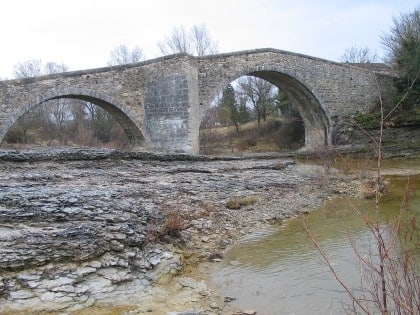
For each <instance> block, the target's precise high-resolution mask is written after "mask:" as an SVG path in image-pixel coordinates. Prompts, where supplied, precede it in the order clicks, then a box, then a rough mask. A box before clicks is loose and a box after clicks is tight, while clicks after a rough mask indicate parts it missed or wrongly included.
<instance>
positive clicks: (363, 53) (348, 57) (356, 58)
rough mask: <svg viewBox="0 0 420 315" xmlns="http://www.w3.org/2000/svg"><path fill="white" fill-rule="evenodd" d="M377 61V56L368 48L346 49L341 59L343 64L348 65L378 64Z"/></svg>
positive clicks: (354, 47)
mask: <svg viewBox="0 0 420 315" xmlns="http://www.w3.org/2000/svg"><path fill="white" fill-rule="evenodd" d="M377 60H378V57H377V56H376V54H374V53H372V52H371V51H370V50H369V48H368V47H356V46H353V47H351V48H348V49H346V50H345V51H344V54H343V55H342V56H341V57H340V61H341V62H347V63H368V62H376V61H377Z"/></svg>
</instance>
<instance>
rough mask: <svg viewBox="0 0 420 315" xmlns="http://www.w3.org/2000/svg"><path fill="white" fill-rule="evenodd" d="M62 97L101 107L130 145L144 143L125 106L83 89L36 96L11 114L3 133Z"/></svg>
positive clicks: (103, 95)
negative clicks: (40, 107)
mask: <svg viewBox="0 0 420 315" xmlns="http://www.w3.org/2000/svg"><path fill="white" fill-rule="evenodd" d="M62 98H67V99H77V100H81V101H86V102H90V103H92V104H94V105H97V106H99V107H101V108H103V109H104V110H106V111H107V112H109V113H110V114H111V115H112V117H114V118H115V119H116V120H117V122H118V123H119V124H120V125H121V127H122V129H123V130H124V132H125V133H126V135H127V138H128V140H129V146H130V147H134V146H141V145H143V144H144V142H145V137H144V136H143V132H142V128H141V126H139V125H138V124H139V123H138V124H136V123H135V121H136V119H135V116H134V115H133V114H132V113H131V111H130V110H129V109H128V108H127V106H125V105H122V104H119V103H118V102H116V101H115V100H113V99H112V98H110V97H109V96H108V95H106V94H104V93H99V92H96V91H91V90H84V89H65V90H55V91H54V92H52V93H50V94H47V95H43V96H39V97H37V98H36V99H35V100H33V101H31V102H30V103H29V104H28V105H27V106H23V107H22V108H21V110H20V111H18V112H17V113H16V114H15V115H14V116H13V118H12V119H11V121H9V124H8V126H7V128H6V132H5V134H6V133H7V131H8V130H9V129H10V128H11V127H12V126H13V125H14V124H15V123H16V121H17V120H18V119H19V118H20V117H22V116H23V115H24V114H25V113H26V112H28V111H30V110H31V109H33V108H35V107H36V106H38V105H41V104H43V103H46V102H48V101H51V100H57V99H62ZM5 134H4V135H0V140H1V141H2V140H3V139H4V136H5ZM1 141H0V142H1Z"/></svg>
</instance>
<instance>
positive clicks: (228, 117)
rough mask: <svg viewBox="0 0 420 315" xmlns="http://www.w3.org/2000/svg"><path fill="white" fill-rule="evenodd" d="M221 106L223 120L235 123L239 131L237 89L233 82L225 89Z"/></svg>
mask: <svg viewBox="0 0 420 315" xmlns="http://www.w3.org/2000/svg"><path fill="white" fill-rule="evenodd" d="M220 108H221V114H222V120H223V121H224V122H225V123H228V124H229V123H230V122H232V123H233V124H234V125H235V128H236V131H239V111H238V107H237V104H236V98H235V89H234V88H233V86H232V84H229V85H228V86H227V87H226V89H224V90H223V93H222V99H221V100H220Z"/></svg>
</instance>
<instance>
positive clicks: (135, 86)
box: [0, 49, 391, 154]
mask: <svg viewBox="0 0 420 315" xmlns="http://www.w3.org/2000/svg"><path fill="white" fill-rule="evenodd" d="M243 75H253V76H257V77H260V78H263V79H266V80H268V81H270V82H271V83H273V84H275V85H277V86H279V87H280V88H281V89H283V90H284V91H285V92H286V93H287V95H288V96H289V98H290V99H291V100H292V101H293V102H294V103H295V105H296V106H297V108H298V110H299V112H300V115H301V116H302V119H303V121H304V124H305V145H306V148H308V149H313V148H316V147H317V146H319V145H331V144H333V142H334V140H333V139H334V135H335V134H337V133H339V132H340V128H341V127H340V126H344V125H345V122H346V121H349V120H351V119H352V117H353V116H354V114H355V113H357V112H359V113H365V112H367V111H369V109H370V108H371V107H372V105H373V104H374V102H375V101H377V100H378V95H379V93H378V88H377V82H379V83H380V86H381V90H383V91H385V90H387V89H388V88H390V78H391V77H390V76H389V75H387V74H384V73H382V72H381V73H380V72H374V71H372V70H369V69H367V68H362V67H356V66H351V65H346V64H341V63H336V62H332V61H328V60H323V59H319V58H315V57H310V56H306V55H301V54H296V53H291V52H287V51H281V50H275V49H257V50H249V51H241V52H234V53H227V54H218V55H211V56H204V57H193V56H189V55H183V54H178V55H172V56H166V57H162V58H158V59H153V60H148V61H145V62H141V63H135V64H128V65H122V66H114V67H105V68H99V69H90V70H82V71H73V72H67V73H61V74H54V75H48V76H42V77H36V78H28V79H20V80H9V81H1V82H0V141H2V140H3V138H4V136H5V135H6V133H7V131H8V130H9V129H10V127H11V126H12V125H13V124H14V123H15V122H16V120H17V119H18V118H19V117H20V116H22V115H23V114H24V113H25V112H26V111H28V110H30V109H31V108H33V107H35V106H37V105H39V104H41V103H44V102H46V101H48V100H52V99H58V98H75V99H80V100H85V101H89V102H92V103H94V104H96V105H99V106H101V107H102V108H104V109H106V110H108V111H109V112H110V113H111V114H112V115H113V116H114V117H115V118H116V119H117V120H118V121H119V122H120V124H121V125H122V127H123V128H124V130H125V132H126V133H127V136H128V138H129V139H130V142H131V145H132V146H135V147H138V146H142V147H144V148H145V149H146V150H150V151H158V152H178V153H189V154H197V153H198V152H199V126H200V121H201V117H202V116H203V114H204V112H205V110H206V109H207V108H208V106H209V105H210V104H211V102H212V101H213V100H214V98H215V97H216V96H217V95H218V94H219V93H220V92H221V91H222V90H223V89H224V88H225V87H226V86H227V85H228V84H229V83H230V82H232V81H234V80H235V79H237V78H239V77H240V76H243Z"/></svg>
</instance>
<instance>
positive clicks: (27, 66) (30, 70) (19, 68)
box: [13, 59, 42, 79]
mask: <svg viewBox="0 0 420 315" xmlns="http://www.w3.org/2000/svg"><path fill="white" fill-rule="evenodd" d="M13 72H14V76H15V78H17V79H22V78H30V77H36V76H40V75H42V61H41V59H30V60H27V61H24V62H21V63H18V64H16V65H14V66H13Z"/></svg>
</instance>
